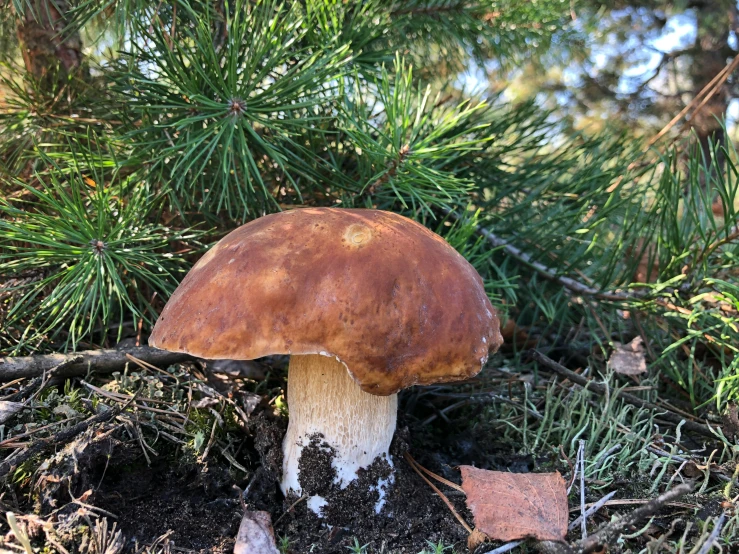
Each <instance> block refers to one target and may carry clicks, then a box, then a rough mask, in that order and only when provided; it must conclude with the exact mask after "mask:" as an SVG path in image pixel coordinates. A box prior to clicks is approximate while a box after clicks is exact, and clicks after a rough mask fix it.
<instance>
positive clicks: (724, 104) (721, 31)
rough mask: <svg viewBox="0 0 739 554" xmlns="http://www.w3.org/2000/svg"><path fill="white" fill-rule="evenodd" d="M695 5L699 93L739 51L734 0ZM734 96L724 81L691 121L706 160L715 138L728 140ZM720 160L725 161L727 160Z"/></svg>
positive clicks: (695, 62) (694, 68)
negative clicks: (733, 38)
mask: <svg viewBox="0 0 739 554" xmlns="http://www.w3.org/2000/svg"><path fill="white" fill-rule="evenodd" d="M694 7H695V13H696V18H697V37H696V41H695V47H694V49H693V50H694V54H693V56H692V58H693V59H692V65H691V67H690V77H691V80H692V86H693V91H694V93H695V94H697V93H698V92H700V91H701V90H702V89H703V87H705V86H706V85H707V84H708V83H709V82H710V81H711V80H712V79H713V78H714V77H715V76H716V75H717V74H718V73H719V72H720V71H721V70H722V69H724V67H726V63H727V61H728V59H729V57H731V56H733V55H735V54H736V53H735V52H733V50H732V49H731V48H730V47H729V29H730V13H731V3H730V2H727V1H726V0H712V1H710V2H696V3H695V6H694ZM730 100H731V93H730V91H729V86H728V84H724V85H723V86H722V87H721V88H720V89H719V90H718V91H717V92H716V94H714V95H713V97H712V98H711V99H710V100H709V101H708V103H707V104H706V105H705V106H703V108H702V109H701V110H700V111H699V112H698V113H697V114H695V115H694V116H693V117H692V119H691V121H690V125H691V127H692V129H693V130H694V132H695V134H696V136H697V138H698V141H699V143H700V146H701V150H702V151H703V154H704V156H705V158H706V160H710V156H711V150H710V143H711V142H713V143H714V144H724V143H725V141H726V136H725V133H724V130H723V128H722V126H721V122H722V121H723V119H724V117H725V116H726V111H727V109H728V107H729V101H730ZM719 162H720V163H721V164H722V163H723V160H719Z"/></svg>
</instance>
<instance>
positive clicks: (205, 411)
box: [0, 351, 739, 554]
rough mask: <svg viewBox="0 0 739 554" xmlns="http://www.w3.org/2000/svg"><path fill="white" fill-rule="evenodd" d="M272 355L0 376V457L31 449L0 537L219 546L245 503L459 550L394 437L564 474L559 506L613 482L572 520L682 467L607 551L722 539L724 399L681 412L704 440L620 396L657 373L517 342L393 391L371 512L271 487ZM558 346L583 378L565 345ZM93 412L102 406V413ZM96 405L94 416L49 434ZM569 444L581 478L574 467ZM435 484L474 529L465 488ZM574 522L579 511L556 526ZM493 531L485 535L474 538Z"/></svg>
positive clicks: (306, 546)
mask: <svg viewBox="0 0 739 554" xmlns="http://www.w3.org/2000/svg"><path fill="white" fill-rule="evenodd" d="M551 355H554V354H553V353H552V354H551ZM513 359H519V360H523V362H522V364H521V366H520V367H513V366H512V365H509V364H510V363H512V362H511V360H513ZM286 361H287V360H286V358H285V357H275V358H270V359H265V360H260V361H257V362H228V363H215V364H204V363H199V362H198V363H187V364H178V365H175V366H172V367H169V368H154V367H147V366H146V364H143V363H140V362H136V361H135V360H132V362H131V364H129V367H128V368H127V369H126V370H124V371H123V372H121V373H114V374H112V375H96V374H94V373H90V374H88V375H87V376H85V377H84V378H82V377H74V378H70V379H66V380H63V381H62V380H60V381H58V382H55V379H53V378H52V379H49V380H46V381H44V380H38V379H37V380H35V381H33V380H30V379H26V380H18V381H17V382H11V383H6V384H5V385H3V386H2V389H1V390H0V392H1V393H2V394H3V395H4V397H3V398H4V399H5V401H19V400H20V401H21V402H22V403H23V406H22V407H20V409H18V410H16V411H14V412H13V413H12V415H11V416H10V417H6V418H5V424H4V425H3V426H2V427H0V433H1V435H0V449H1V450H0V464H2V462H3V460H4V461H5V462H12V460H13V459H14V457H17V456H19V455H20V454H19V453H21V452H22V451H24V450H25V449H28V448H37V449H38V454H36V455H35V456H32V457H30V458H28V459H27V460H25V461H23V462H22V463H20V464H17V465H12V464H11V465H12V467H10V468H8V467H4V466H3V465H0V468H2V469H1V471H6V475H5V482H4V484H3V486H2V493H1V494H0V508H2V510H3V512H12V513H13V514H15V519H16V525H17V528H18V533H19V534H20V535H23V536H27V537H28V540H29V541H30V546H29V547H28V548H31V549H32V550H30V551H29V550H28V549H26V550H24V546H23V537H20V538H19V537H18V536H16V533H14V532H12V531H11V529H10V527H9V524H8V521H6V519H5V518H0V550H2V549H5V550H3V551H8V552H24V551H25V552H27V553H29V554H30V552H69V553H93V554H116V553H118V552H141V553H144V552H146V553H160V552H161V553H164V552H171V553H174V552H214V553H219V552H232V551H233V548H234V541H235V537H236V535H237V532H238V528H239V524H240V521H241V517H242V513H243V511H244V509H248V510H264V511H267V512H269V514H270V515H271V521H272V525H273V527H274V532H275V536H276V537H277V545H278V547H279V550H280V551H281V552H283V553H296V554H298V553H303V552H320V553H340V552H348V551H353V552H366V553H367V554H370V553H380V552H385V553H394V552H398V553H400V552H402V553H413V554H417V553H421V552H426V553H431V552H444V551H445V552H459V553H466V552H469V549H468V547H467V535H468V534H467V532H466V531H465V529H464V527H462V525H461V524H460V523H459V521H458V520H457V519H456V518H455V516H454V515H453V514H452V513H451V511H450V510H449V508H448V507H447V505H446V504H445V503H444V501H443V500H442V499H441V498H440V497H439V496H438V495H437V494H436V493H435V492H434V491H433V490H432V489H431V488H430V487H429V485H428V484H427V483H426V482H425V481H424V480H423V479H422V478H421V477H420V476H419V475H418V474H416V473H415V472H414V471H413V470H412V468H411V467H410V466H409V465H408V463H407V462H406V460H405V459H404V458H403V454H404V453H406V452H409V453H411V454H412V456H413V457H414V458H415V460H416V461H417V462H418V463H419V464H421V465H422V466H424V467H426V468H428V469H430V470H431V471H433V472H435V473H437V474H438V475H440V476H442V477H444V478H446V479H448V480H450V481H452V482H455V483H459V482H460V474H459V471H458V469H457V468H458V466H460V465H473V466H476V467H478V468H483V469H491V470H501V471H509V472H514V473H528V472H536V473H539V472H553V471H559V472H560V473H561V474H562V475H563V477H564V478H565V481H566V482H568V483H569V482H572V489H571V491H570V495H569V502H570V520H571V521H572V520H574V519H575V518H576V517H577V516H578V515H579V514H580V512H581V510H582V509H583V506H586V507H587V506H591V505H592V504H593V503H596V502H598V501H599V500H602V499H603V498H604V497H605V496H606V495H608V494H611V493H612V496H611V497H610V498H609V499H608V501H607V502H605V503H604V505H603V506H602V507H601V508H600V509H598V510H597V511H596V512H595V513H594V514H593V515H591V516H590V517H589V518H588V519H587V532H588V533H592V532H593V531H595V530H596V529H597V528H598V527H600V526H601V525H603V524H606V523H608V522H609V521H611V520H612V518H613V517H615V516H618V515H620V514H624V513H628V512H630V511H631V510H633V509H634V508H635V507H638V506H641V505H643V504H645V503H646V502H647V501H648V500H649V499H651V498H654V497H655V496H657V495H658V494H660V493H661V492H664V491H665V490H668V489H670V488H671V487H674V486H675V485H677V484H679V483H682V482H690V483H692V485H693V492H692V493H690V494H688V495H686V496H684V497H682V498H680V499H678V500H676V501H674V502H671V503H669V504H667V505H665V506H663V507H662V509H661V510H660V511H659V513H658V514H657V515H656V516H654V517H652V518H651V519H650V518H647V519H646V520H645V521H642V522H640V523H639V525H636V526H631V527H630V528H627V529H625V530H624V536H623V537H622V538H621V539H619V540H618V541H614V542H613V543H612V544H611V545H610V551H612V552H619V551H623V552H627V551H630V552H639V551H643V550H644V549H647V548H648V549H649V551H652V552H655V551H659V549H660V548H662V549H664V551H665V552H680V553H686V554H687V553H688V552H693V553H697V552H700V554H706V553H707V552H709V547H710V545H711V544H712V543H715V544H721V545H723V549H724V552H727V551H737V550H736V548H737V544H739V543H737V542H736V541H737V540H738V539H737V537H738V536H739V515H737V513H736V511H735V503H736V501H737V498H736V496H737V494H738V492H739V491H737V487H736V480H737V474H738V473H739V471H738V470H737V465H736V457H737V456H738V453H737V448H736V446H734V444H735V443H734V441H733V440H729V438H728V437H730V436H731V435H732V434H733V433H739V418H737V417H736V412H735V411H734V412H733V416H732V415H731V414H730V415H729V417H728V418H725V419H724V420H723V421H716V422H714V424H711V422H701V421H698V420H697V419H696V420H695V421H694V423H696V424H697V425H703V426H704V427H705V428H706V429H713V431H712V432H713V433H714V434H715V437H714V438H713V439H712V438H711V437H710V436H708V435H710V433H709V434H708V435H706V434H704V435H700V434H695V433H691V432H688V431H686V430H685V429H684V427H685V424H679V425H677V426H676V425H674V424H671V423H670V422H667V421H664V420H662V419H661V417H660V416H661V415H664V414H665V413H668V412H669V413H673V414H679V413H681V412H682V410H681V409H680V408H679V407H677V406H675V405H673V404H669V405H668V404H660V406H661V407H662V408H663V409H664V411H662V412H661V413H660V411H656V410H649V409H647V408H644V407H637V406H635V405H633V403H629V402H627V401H624V400H623V399H622V398H620V396H619V395H621V394H627V393H628V394H632V395H636V396H639V397H642V398H647V397H648V398H649V399H650V401H651V402H658V403H659V402H661V400H660V399H659V398H658V397H656V395H655V394H654V393H653V391H654V389H655V388H656V383H657V376H652V377H650V376H647V377H646V378H644V379H642V380H641V381H640V382H638V383H637V382H636V381H635V380H634V379H632V378H626V377H624V376H619V375H614V374H613V373H607V374H604V375H602V376H599V379H600V380H601V381H603V382H605V383H606V384H607V385H608V388H607V389H606V393H605V394H599V393H597V392H595V391H590V390H585V389H583V388H582V387H580V386H578V385H576V384H575V383H573V382H572V381H570V380H568V379H563V378H562V377H561V376H558V375H557V374H556V373H554V372H550V371H548V370H547V368H546V367H539V368H538V369H536V370H534V366H533V364H532V363H530V360H527V358H526V356H515V357H514V356H513V355H512V352H510V351H509V352H503V353H502V354H499V355H498V356H496V357H495V358H494V360H492V363H491V364H489V367H486V368H485V369H484V370H483V372H482V373H481V374H480V375H479V376H477V377H476V378H474V379H472V380H469V381H466V382H463V383H457V384H450V385H443V386H431V387H414V388H412V389H409V390H407V391H404V392H403V393H401V396H400V412H399V421H398V431H397V432H396V437H395V440H394V442H393V446H392V454H393V463H394V466H395V468H396V471H397V474H396V483H395V486H394V487H393V489H392V492H391V493H390V495H389V497H388V499H387V503H386V504H385V506H384V508H383V510H382V512H381V513H380V514H379V515H376V514H375V510H374V502H376V499H373V498H368V497H366V495H365V496H362V495H361V494H357V496H356V497H349V498H347V499H345V501H346V503H345V505H342V506H341V507H340V508H339V509H337V510H334V511H333V512H332V513H331V514H329V515H327V517H326V518H325V519H323V520H322V519H318V518H317V517H316V516H315V515H314V514H313V513H312V512H311V511H310V510H309V509H308V508H307V506H306V502H303V501H300V499H299V500H298V501H297V502H295V499H285V498H283V496H282V494H281V492H280V490H279V487H278V485H277V480H276V476H277V475H278V474H279V467H280V464H281V455H282V454H281V449H280V446H281V441H282V436H283V434H284V431H285V428H286V425H287V416H286V413H285V402H284V400H285V399H284V397H283V396H282V391H283V390H284V388H285V378H286ZM560 361H562V362H563V363H564V364H565V365H567V366H568V367H569V368H570V369H572V370H575V371H576V372H579V373H580V374H586V373H587V372H590V375H596V373H595V369H596V368H588V369H586V368H585V367H584V365H583V364H581V363H578V361H577V357H574V356H569V357H567V356H563V357H561V358H560ZM29 387H30V388H29ZM24 396H25V397H26V398H23V397H24ZM134 396H135V398H134ZM672 400H673V402H674V399H672ZM113 408H118V409H120V412H118V411H117V410H116V411H112V409H113ZM106 413H107V414H108V415H109V416H110V417H107V418H106V417H102V416H101V414H106ZM94 417H98V418H99V419H101V420H102V421H99V420H95V421H94V424H92V425H89V426H88V427H87V428H86V429H83V430H82V431H81V432H79V433H76V434H73V436H68V435H69V434H67V435H64V430H65V429H70V428H71V427H73V426H74V425H77V424H79V423H80V422H85V421H89V420H90V418H94ZM688 419H691V418H689V417H686V420H688ZM732 439H733V437H732ZM578 450H581V453H582V458H583V461H584V464H583V468H584V470H583V471H581V472H580V473H581V477H582V478H583V479H580V478H577V479H575V477H577V471H578V468H577V464H576V459H577V455H578ZM6 465H7V464H6ZM8 469H10V471H9V472H8ZM581 483H584V495H582V497H581V494H580V492H581V491H580V487H581ZM440 489H442V490H443V492H444V494H445V495H446V496H447V498H448V499H449V501H450V502H451V503H452V505H453V506H454V507H455V508H456V510H457V512H458V513H459V514H460V515H461V517H462V518H464V519H465V520H466V522H467V523H468V524H469V526H470V527H474V523H473V517H472V514H471V513H470V512H469V511H468V510H467V508H466V506H465V497H464V494H463V493H462V492H459V491H457V490H454V489H452V488H449V487H445V486H443V485H440ZM581 533H582V531H581V527H580V525H579V524H578V525H577V526H576V528H575V529H574V530H571V531H570V534H569V535H568V540H569V541H570V542H571V543H574V542H575V541H577V540H579V539H580V538H581ZM501 544H502V543H500V542H494V541H493V542H485V543H483V544H482V545H480V546H478V547H477V548H476V549H475V552H476V553H482V552H489V551H491V550H494V549H495V548H498V547H500V546H501ZM530 544H531V543H530ZM531 548H533V547H532V546H527V545H526V544H524V545H522V546H520V547H519V549H518V550H517V551H518V552H524V551H527V549H528V551H531ZM714 551H717V550H714ZM514 552H515V551H514Z"/></svg>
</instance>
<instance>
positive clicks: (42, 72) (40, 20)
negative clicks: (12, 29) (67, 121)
mask: <svg viewBox="0 0 739 554" xmlns="http://www.w3.org/2000/svg"><path fill="white" fill-rule="evenodd" d="M68 11H69V2H68V1H67V0H31V1H29V2H27V3H26V4H25V12H24V13H23V14H21V15H20V17H19V18H18V26H17V32H18V40H19V41H20V47H21V52H22V53H23V61H24V62H25V64H26V70H27V71H28V73H30V74H31V75H33V77H35V78H36V79H37V80H38V81H39V83H41V86H42V87H43V88H44V89H45V90H55V89H56V88H57V85H61V84H63V83H64V82H66V79H67V76H68V75H69V74H71V73H73V72H75V71H76V70H77V69H79V67H80V66H81V64H82V40H81V38H80V34H79V32H77V31H74V32H68V31H65V30H64V29H65V27H66V26H67V19H66V14H67V12H68Z"/></svg>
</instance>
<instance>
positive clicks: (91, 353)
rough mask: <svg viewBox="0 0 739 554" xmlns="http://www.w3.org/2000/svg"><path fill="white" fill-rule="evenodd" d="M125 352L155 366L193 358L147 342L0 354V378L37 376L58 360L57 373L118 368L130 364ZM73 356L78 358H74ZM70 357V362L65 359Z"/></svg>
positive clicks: (55, 365)
mask: <svg viewBox="0 0 739 554" xmlns="http://www.w3.org/2000/svg"><path fill="white" fill-rule="evenodd" d="M126 354H130V355H132V356H134V357H135V358H138V359H139V360H141V361H143V362H148V363H150V364H152V365H156V366H160V365H161V366H167V365H172V364H176V363H180V362H186V361H188V360H193V359H194V358H192V357H191V356H189V355H187V354H180V353H177V352H168V351H166V350H159V349H157V348H149V347H148V346H140V347H136V348H129V349H126V350H88V351H85V352H73V353H71V354H46V355H41V356H24V357H15V358H0V382H3V381H12V380H14V379H19V378H21V377H38V376H40V375H42V374H43V373H44V372H48V371H50V370H51V369H54V368H58V366H60V365H62V364H64V365H63V367H60V368H58V370H57V371H55V372H54V373H55V375H57V376H59V377H71V376H75V375H87V373H88V372H90V373H113V372H114V371H122V370H123V368H124V367H125V366H126V364H133V362H132V361H131V360H130V359H129V358H127V357H126ZM75 358H80V359H79V360H77V361H75ZM70 361H71V362H72V363H69V362H70Z"/></svg>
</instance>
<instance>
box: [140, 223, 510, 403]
mask: <svg viewBox="0 0 739 554" xmlns="http://www.w3.org/2000/svg"><path fill="white" fill-rule="evenodd" d="M501 342H502V338H501V335H500V324H499V321H498V318H497V316H496V313H495V310H494V308H493V307H492V306H491V304H490V301H489V300H488V298H487V296H486V294H485V290H484V288H483V283H482V279H481V278H480V275H479V274H478V273H477V272H476V271H475V269H474V268H473V267H472V266H471V265H470V264H469V263H468V262H467V260H465V259H464V258H463V257H462V256H461V255H460V254H459V253H458V252H456V251H455V250H454V248H452V247H451V246H450V245H449V244H448V243H447V242H446V241H445V240H444V239H442V238H441V237H439V236H438V235H436V234H434V233H432V232H431V231H429V230H428V229H426V228H425V227H423V226H422V225H419V224H418V223H416V222H414V221H411V220H410V219H407V218H405V217H402V216H400V215H397V214H393V213H390V212H383V211H378V210H361V209H341V208H305V209H300V210H294V211H290V212H282V213H278V214H273V215H268V216H265V217H262V218H259V219H257V220H254V221H252V222H250V223H247V224H246V225H243V226H242V227H239V228H238V229H236V230H235V231H233V232H232V233H230V234H229V235H227V236H226V237H225V238H223V239H222V240H221V241H220V242H218V244H216V245H215V246H213V247H212V248H211V249H210V250H209V251H208V252H207V253H206V254H205V255H204V256H203V257H202V258H201V259H200V261H198V263H197V264H196V265H195V266H194V267H193V268H192V270H191V271H190V272H189V273H188V274H187V276H186V277H185V279H184V280H183V281H182V283H181V284H180V286H179V287H178V288H177V290H176V291H175V292H174V294H173V295H172V298H171V299H170V300H169V302H168V303H167V305H166V306H165V307H164V310H163V311H162V314H161V316H160V317H159V320H158V321H157V323H156V325H155V327H154V330H153V332H152V334H151V337H150V338H149V344H150V345H151V346H154V347H157V348H162V349H165V350H172V351H177V352H186V353H189V354H192V355H194V356H198V357H201V358H208V359H219V358H226V359H241V360H249V359H253V358H260V357H262V356H267V355H272V354H324V355H330V356H336V357H337V358H339V359H340V360H341V361H342V362H343V363H344V364H345V365H346V367H347V368H348V370H349V372H350V373H351V375H352V377H353V378H354V380H355V381H356V382H357V383H358V384H359V385H360V386H361V388H362V390H364V391H365V392H369V393H372V394H376V395H388V394H393V393H395V392H397V391H398V390H400V389H402V388H405V387H408V386H410V385H414V384H431V383H437V382H444V381H456V380H460V379H465V378H467V377H471V376H473V375H475V374H477V373H478V372H479V371H480V369H481V368H482V366H483V365H484V363H485V361H486V360H487V357H488V353H489V352H491V351H492V352H495V350H497V348H498V346H499V345H500V344H501Z"/></svg>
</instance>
